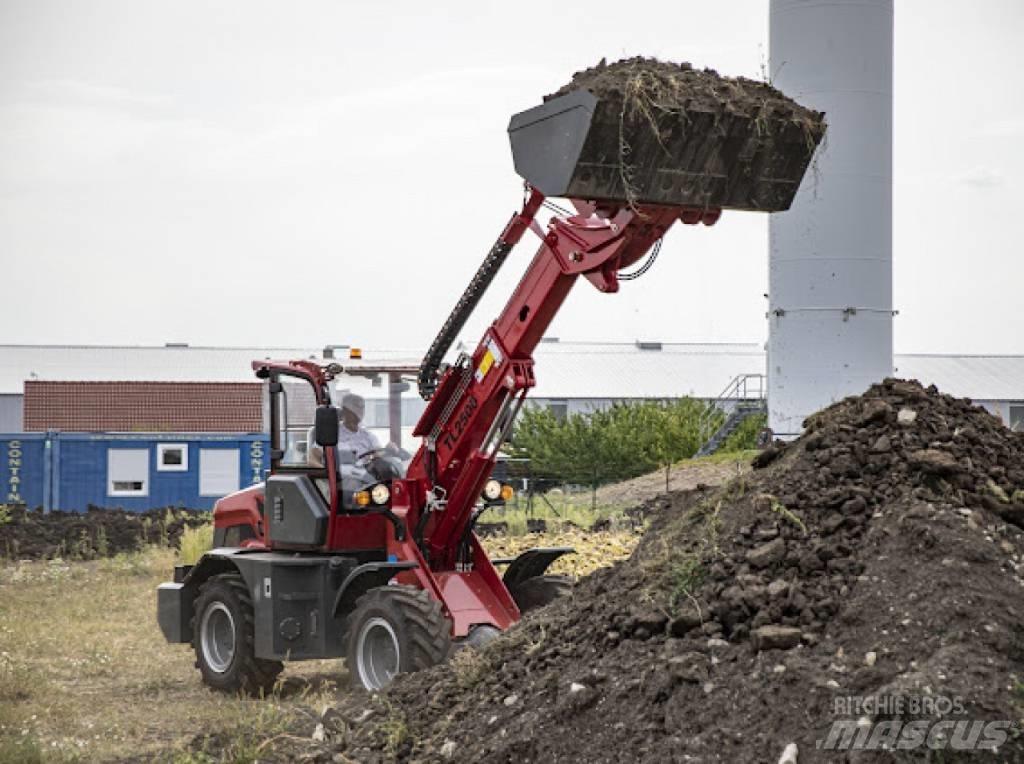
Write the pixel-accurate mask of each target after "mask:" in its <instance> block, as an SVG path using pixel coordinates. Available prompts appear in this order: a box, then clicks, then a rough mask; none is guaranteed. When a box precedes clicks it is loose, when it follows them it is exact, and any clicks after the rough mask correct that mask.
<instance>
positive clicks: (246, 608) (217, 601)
mask: <svg viewBox="0 0 1024 764" xmlns="http://www.w3.org/2000/svg"><path fill="white" fill-rule="evenodd" d="M192 647H193V649H194V650H195V651H196V666H197V667H198V669H199V672H200V673H201V674H202V675H203V681H204V682H205V683H206V684H208V685H209V686H210V687H213V688H214V689H217V690H222V691H224V692H240V693H244V694H246V695H261V694H266V693H269V692H270V691H271V690H272V689H273V688H274V682H275V681H276V680H277V676H278V674H280V673H281V671H282V669H283V668H284V665H283V664H282V663H280V662H279V661H268V660H263V659H261V658H257V657H256V656H255V654H254V651H253V648H254V635H253V609H252V600H251V599H250V598H249V592H248V590H247V589H246V587H245V582H244V581H243V580H242V577H241V576H239V575H238V574H235V573H225V574H222V575H219V576H214V577H212V578H211V579H210V580H209V581H207V582H206V583H204V584H203V585H202V587H201V588H200V589H199V596H198V597H197V598H196V606H195V615H194V616H193V618H192Z"/></svg>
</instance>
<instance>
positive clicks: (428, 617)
mask: <svg viewBox="0 0 1024 764" xmlns="http://www.w3.org/2000/svg"><path fill="white" fill-rule="evenodd" d="M451 634H452V625H451V621H449V620H448V619H447V618H446V617H445V616H444V613H443V612H442V611H441V603H439V602H438V601H437V600H435V599H434V598H433V597H431V596H430V595H429V594H427V593H426V592H425V591H424V590H423V589H417V588H416V587H415V586H404V585H396V586H378V587H376V588H374V589H370V590H369V591H368V592H366V594H364V595H363V596H362V597H360V598H359V599H358V600H356V606H355V608H354V609H353V611H352V615H351V616H350V617H349V619H348V650H347V652H346V665H347V666H348V671H349V674H351V676H352V684H353V685H355V686H357V687H358V686H362V687H365V688H366V689H367V690H374V691H375V690H380V689H382V688H383V687H386V686H387V685H388V684H389V683H390V682H391V680H392V679H394V677H395V675H396V674H404V673H408V672H410V671H419V670H420V669H424V668H429V667H430V666H436V665H437V664H438V663H443V662H444V661H446V660H447V659H448V655H449V653H450V652H451V647H452V636H451Z"/></svg>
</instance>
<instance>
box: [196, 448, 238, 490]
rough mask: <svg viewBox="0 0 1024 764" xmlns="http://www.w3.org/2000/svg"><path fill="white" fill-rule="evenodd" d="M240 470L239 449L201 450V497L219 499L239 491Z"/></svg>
mask: <svg viewBox="0 0 1024 764" xmlns="http://www.w3.org/2000/svg"><path fill="white" fill-rule="evenodd" d="M240 470H241V457H240V456H239V454H238V449H237V448H201V449H199V495H200V496H218V497H219V496H225V495H227V494H229V493H231V492H232V491H237V490H238V480H239V472H240Z"/></svg>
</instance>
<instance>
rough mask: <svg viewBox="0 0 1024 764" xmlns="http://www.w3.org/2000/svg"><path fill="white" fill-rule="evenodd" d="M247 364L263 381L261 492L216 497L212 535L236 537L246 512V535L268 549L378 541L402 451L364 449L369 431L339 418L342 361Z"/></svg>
mask: <svg viewBox="0 0 1024 764" xmlns="http://www.w3.org/2000/svg"><path fill="white" fill-rule="evenodd" d="M253 368H254V370H255V371H256V375H257V376H258V377H259V378H261V379H263V380H264V385H265V397H264V402H265V405H266V406H267V407H268V414H269V416H268V419H269V425H270V473H269V475H268V477H267V479H266V482H265V483H264V484H263V485H262V486H255V487H254V488H255V489H262V490H261V491H259V490H256V491H254V490H253V489H249V490H248V491H243V492H239V493H238V494H234V495H232V496H228V497H225V498H224V499H222V500H221V501H220V502H218V505H217V507H216V508H215V513H214V514H215V526H216V528H217V529H224V530H223V532H220V533H218V536H221V537H222V538H220V539H215V541H220V542H222V543H225V544H226V545H227V544H230V542H231V541H236V543H237V540H235V539H234V536H235V535H240V534H238V533H237V532H235V527H236V526H237V525H238V523H239V521H240V520H241V519H245V518H246V517H248V522H247V525H249V526H250V527H251V528H252V530H251V531H250V532H248V533H245V534H244V536H245V538H248V539H253V541H252V542H251V543H259V544H261V545H265V546H270V547H273V548H283V549H294V550H323V549H331V548H339V547H340V546H344V547H346V548H351V547H352V545H353V543H355V544H356V545H357V546H360V547H363V548H366V549H374V548H379V547H381V546H383V538H384V534H383V523H384V522H388V521H389V520H390V518H389V517H388V516H389V515H390V500H391V486H392V481H394V480H396V479H400V478H402V477H404V476H405V470H406V468H407V466H408V458H409V455H408V453H407V452H405V451H403V450H402V449H400V448H398V447H395V446H394V445H393V444H391V443H389V444H388V445H387V446H386V447H380V448H371V449H370V450H369V451H367V450H364V448H365V445H364V444H367V443H374V444H375V441H374V439H373V437H372V436H367V435H366V433H365V432H362V433H360V435H361V437H358V436H356V433H355V432H353V431H352V430H351V429H349V430H348V431H347V432H346V431H345V429H344V428H345V427H346V424H347V425H349V426H351V425H352V424H353V421H354V420H353V419H352V417H350V416H347V415H346V416H345V417H344V418H346V419H347V420H348V421H347V422H346V423H342V421H341V420H342V419H343V415H342V412H341V410H340V407H339V406H338V405H337V404H338V403H340V402H341V396H340V395H338V394H337V392H335V391H332V389H331V387H332V385H331V382H332V381H333V380H334V379H335V377H336V376H337V375H339V374H340V373H341V367H340V366H338V365H336V364H330V365H324V366H321V365H320V364H317V363H314V362H312V361H291V362H275V361H256V362H254V363H253ZM336 398H337V399H338V400H335V399H336ZM360 418H361V417H360ZM346 436H347V437H346ZM260 492H261V493H262V496H260V495H259V493H260ZM254 502H255V504H256V505H257V506H252V505H253V503H254ZM372 514H378V515H382V517H380V518H379V520H380V521H379V522H374V520H375V519H376V518H367V517H366V516H367V515H372ZM256 517H258V522H254V520H255V518H256ZM332 518H333V522H332ZM360 521H361V522H360Z"/></svg>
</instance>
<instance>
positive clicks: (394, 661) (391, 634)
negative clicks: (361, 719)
mask: <svg viewBox="0 0 1024 764" xmlns="http://www.w3.org/2000/svg"><path fill="white" fill-rule="evenodd" d="M400 660H401V655H400V653H399V647H398V637H397V636H396V635H395V630H394V629H393V628H392V627H391V624H390V623H388V622H387V621H386V620H385V619H383V618H379V617H378V618H371V619H370V620H369V621H367V622H366V623H365V624H363V628H362V629H361V630H360V632H359V641H358V643H357V645H356V664H357V666H356V669H357V671H358V672H359V680H360V681H361V682H362V683H363V686H364V687H366V688H367V689H368V690H379V689H382V688H383V687H386V686H387V685H388V684H390V683H391V680H392V679H394V678H395V675H396V674H397V673H398V666H399V662H400Z"/></svg>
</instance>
